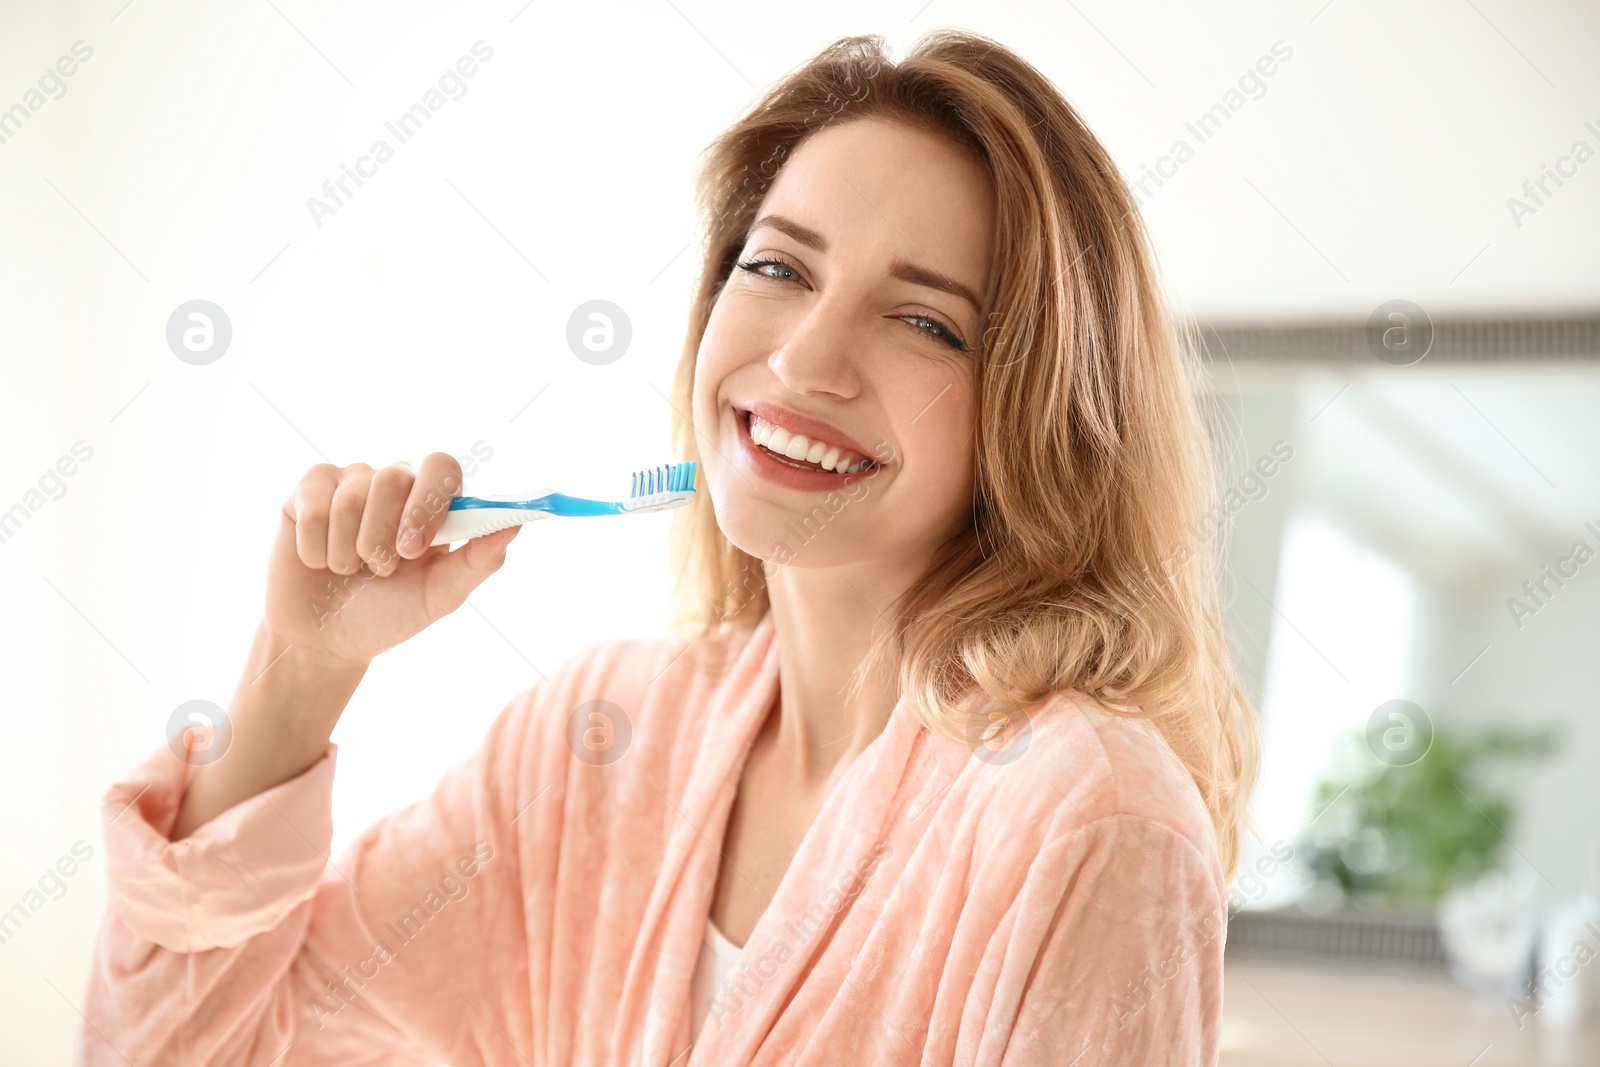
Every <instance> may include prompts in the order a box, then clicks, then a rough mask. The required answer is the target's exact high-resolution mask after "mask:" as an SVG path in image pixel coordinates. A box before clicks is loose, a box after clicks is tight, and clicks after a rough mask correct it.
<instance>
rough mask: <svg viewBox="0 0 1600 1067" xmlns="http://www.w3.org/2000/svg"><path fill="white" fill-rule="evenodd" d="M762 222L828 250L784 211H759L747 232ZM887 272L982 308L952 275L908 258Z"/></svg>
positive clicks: (810, 245)
mask: <svg viewBox="0 0 1600 1067" xmlns="http://www.w3.org/2000/svg"><path fill="white" fill-rule="evenodd" d="M763 226H770V227H772V228H773V229H774V230H777V231H778V232H779V233H781V234H784V235H786V236H788V237H792V238H793V239H794V240H796V241H799V242H800V243H801V244H803V245H805V246H806V247H807V248H813V249H816V250H817V251H818V252H826V251H827V250H828V241H827V238H825V237H823V236H822V234H820V233H818V232H817V231H816V230H813V229H812V228H811V227H809V226H806V225H803V224H802V223H798V222H796V221H795V220H794V219H791V218H788V217H786V216H784V215H763V216H761V217H760V218H759V219H757V220H756V221H755V225H753V226H751V227H750V232H751V233H754V232H755V231H757V230H759V229H760V228H761V227H763ZM923 258H927V257H923ZM889 275H890V276H891V277H894V278H898V279H900V280H901V281H903V282H910V283H911V284H912V285H920V286H923V287H924V288H927V289H937V290H938V291H940V292H943V293H950V294H951V295H952V296H959V297H960V298H961V299H963V300H965V301H966V302H967V303H969V304H971V305H972V310H974V311H978V312H981V311H982V310H983V305H982V303H980V302H979V300H978V298H977V296H976V295H975V294H974V293H973V291H972V290H971V289H970V288H968V287H967V286H965V285H962V284H961V283H960V282H958V281H956V280H955V279H954V278H951V277H949V276H947V275H944V274H940V273H939V272H938V271H936V270H929V269H927V268H925V267H919V266H917V265H916V264H915V263H912V262H910V261H908V260H904V259H896V260H894V261H893V262H891V263H890V264H889Z"/></svg>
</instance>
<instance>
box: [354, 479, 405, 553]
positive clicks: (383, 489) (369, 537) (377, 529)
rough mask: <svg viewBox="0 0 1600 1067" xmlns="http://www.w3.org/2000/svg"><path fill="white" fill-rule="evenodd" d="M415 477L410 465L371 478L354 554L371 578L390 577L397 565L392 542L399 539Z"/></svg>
mask: <svg viewBox="0 0 1600 1067" xmlns="http://www.w3.org/2000/svg"><path fill="white" fill-rule="evenodd" d="M416 480H417V474H416V472H415V471H414V470H412V469H411V464H409V463H404V462H401V463H391V464H389V465H388V466H387V467H384V468H383V469H382V470H379V471H378V472H376V473H375V474H373V476H372V483H371V485H369V486H368V488H367V506H366V510H364V511H363V512H362V513H361V531H360V533H358V534H357V535H356V552H357V554H358V555H360V557H361V558H362V559H363V560H365V561H366V564H367V566H368V567H369V568H370V569H371V570H372V573H373V574H376V575H379V576H383V575H388V574H391V573H393V571H394V569H395V568H396V567H398V566H399V565H400V557H399V555H398V554H396V552H395V542H396V541H397V540H398V539H399V537H400V513H401V511H402V510H404V508H405V506H406V498H407V497H409V496H410V495H411V486H412V483H413V482H415V481H416Z"/></svg>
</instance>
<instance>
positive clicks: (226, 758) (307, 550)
mask: <svg viewBox="0 0 1600 1067" xmlns="http://www.w3.org/2000/svg"><path fill="white" fill-rule="evenodd" d="M460 489H461V467H460V465H459V464H457V463H456V461H455V460H454V459H452V458H451V457H450V456H447V455H445V454H444V453H442V452H434V453H432V454H430V455H429V456H428V457H427V458H426V459H424V460H423V461H422V471H421V472H420V473H413V472H412V470H411V468H410V466H409V465H407V464H404V463H395V464H391V465H390V466H387V467H385V468H383V469H382V470H380V471H374V470H373V469H372V468H371V467H369V466H367V465H366V464H365V463H355V464H351V465H350V466H348V467H335V466H332V465H331V464H322V465H320V466H316V467H312V468H311V469H310V470H309V471H307V472H306V473H305V476H304V477H303V478H301V479H300V484H299V485H297V486H295V490H294V495H293V496H291V497H290V498H289V499H288V501H286V502H285V503H284V505H283V510H282V512H281V514H280V515H279V519H278V539H277V542H276V543H275V544H274V545H273V546H272V558H271V560H270V562H269V563H268V565H267V606H266V612H265V614H264V615H263V617H262V620H261V623H260V625H259V626H257V627H256V635H255V638H254V640H253V642H252V643H251V646H250V652H249V655H248V656H247V657H246V659H245V667H244V672H243V674H242V675H241V676H240V678H239V685H238V688H237V689H236V690H235V692H234V696H233V702H232V703H231V704H230V705H229V706H228V711H227V716H228V720H229V723H230V725H231V728H232V736H233V742H232V745H231V747H230V748H228V749H227V750H226V751H225V752H224V753H222V756H221V758H218V759H216V760H215V762H205V763H199V764H196V765H195V766H192V767H190V769H189V775H188V786H187V788H186V789H185V790H184V794H183V800H182V803H181V804H180V806H179V810H178V814H177V817H176V819H175V820H174V822H173V825H172V828H171V831H170V839H171V840H173V841H179V840H182V839H183V838H185V837H187V836H188V835H189V834H191V833H193V832H194V830H195V829H196V828H197V827H200V826H203V825H205V824H206V823H207V822H209V821H210V820H211V819H213V818H215V817H216V816H217V815H218V814H220V813H221V812H223V811H226V810H227V809H228V808H230V807H232V806H233V805H235V804H237V803H239V802H240V801H242V800H245V799H247V798H249V797H252V796H255V795H256V794H258V793H261V792H263V791H264V790H267V789H270V788H272V787H273V786H275V785H278V784H280V783H282V782H286V781H288V780H289V779H291V778H293V777H295V776H297V775H299V774H301V773H302V772H304V771H305V770H306V768H307V767H310V766H311V765H312V764H313V763H315V762H316V761H317V760H318V759H319V758H321V756H322V754H323V752H324V751H326V749H327V746H328V740H329V738H330V736H331V735H332V733H333V728H334V726H335V725H336V724H337V723H338V721H339V717H340V716H341V715H342V714H343V713H344V709H345V706H346V705H347V704H348V703H349V701H350V698H351V696H352V695H354V693H355V690H356V686H358V685H359V684H360V683H361V679H362V677H363V676H364V675H365V674H366V672H367V665H368V664H369V663H371V662H372V660H373V658H374V657H376V656H377V655H378V653H380V652H383V651H385V650H386V649H390V648H393V647H394V646H395V645H398V644H399V643H400V642H402V641H404V640H405V639H406V638H408V637H410V636H412V635H413V634H415V633H417V632H418V631H420V630H422V629H423V628H424V627H426V626H427V625H428V624H429V623H431V622H434V621H435V620H437V619H440V618H442V617H444V616H445V615H448V614H450V613H451V612H452V611H454V610H456V608H458V607H460V606H461V604H462V602H463V601H464V600H466V598H467V594H469V593H471V592H472V591H473V590H474V589H476V588H477V587H478V585H479V584H480V583H481V582H482V581H483V580H484V579H485V578H487V577H489V575H491V574H493V573H494V572H495V571H497V570H499V569H500V565H501V564H502V563H504V562H505V549H506V545H507V544H509V543H510V542H511V540H512V538H514V537H516V536H517V531H518V530H520V529H521V527H520V526H513V527H511V528H509V529H507V530H500V531H497V532H495V533H492V534H485V535H484V536H483V537H477V538H474V539H472V540H471V541H468V542H467V543H466V544H465V545H463V546H462V547H461V548H458V549H457V550H455V551H454V552H452V551H450V549H449V547H448V546H446V545H439V546H438V547H429V542H431V541H432V540H433V535H434V534H435V533H437V532H438V529H439V526H440V524H441V523H443V522H444V516H445V512H446V511H448V510H449V508H450V498H451V497H452V496H454V495H455V494H457V493H458V492H460ZM413 528H415V529H416V530H418V531H419V532H418V536H417V537H416V538H415V539H407V538H406V537H405V536H404V535H405V532H406V531H408V530H410V529H413Z"/></svg>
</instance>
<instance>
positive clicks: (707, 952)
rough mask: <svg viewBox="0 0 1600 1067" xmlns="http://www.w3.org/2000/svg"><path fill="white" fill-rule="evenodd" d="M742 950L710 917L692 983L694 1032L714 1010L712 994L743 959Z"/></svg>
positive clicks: (691, 999) (691, 1001)
mask: <svg viewBox="0 0 1600 1067" xmlns="http://www.w3.org/2000/svg"><path fill="white" fill-rule="evenodd" d="M742 951H744V950H743V949H741V948H740V947H739V946H738V945H735V944H734V943H733V942H731V941H729V940H728V939H727V938H725V937H723V936H722V931H721V930H718V929H717V924H716V923H714V922H712V921H711V920H710V919H709V918H707V919H706V934H705V937H703V938H701V940H700V959H699V960H698V961H697V962H696V963H695V968H694V979H693V981H692V982H691V983H690V990H691V992H690V995H689V1002H690V1004H691V1006H692V1007H691V1010H692V1011H693V1013H694V1015H693V1018H694V1031H693V1032H694V1033H695V1034H696V1035H698V1034H699V1033H700V1026H701V1024H702V1023H704V1022H705V1019H706V1016H707V1015H708V1014H710V1012H711V998H712V996H713V995H714V993H715V991H716V990H718V989H721V988H722V983H723V981H724V980H725V979H726V978H727V977H728V972H730V971H732V970H733V965H734V964H735V963H738V962H739V953H740V952H742Z"/></svg>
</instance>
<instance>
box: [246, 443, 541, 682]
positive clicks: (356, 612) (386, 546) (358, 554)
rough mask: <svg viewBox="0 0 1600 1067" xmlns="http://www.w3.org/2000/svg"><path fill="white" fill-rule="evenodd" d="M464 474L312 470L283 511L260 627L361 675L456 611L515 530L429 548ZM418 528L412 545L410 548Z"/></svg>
mask: <svg viewBox="0 0 1600 1067" xmlns="http://www.w3.org/2000/svg"><path fill="white" fill-rule="evenodd" d="M461 485H462V482H461V466H460V464H458V463H457V462H456V461H455V459H454V458H453V457H451V456H449V455H446V454H445V453H443V452H433V453H430V454H429V455H428V456H427V457H426V458H425V459H423V461H422V469H421V470H420V471H415V472H414V471H413V470H412V468H411V466H410V464H407V463H392V464H390V465H389V466H387V467H384V468H382V469H381V470H376V471H375V470H373V469H372V468H371V467H369V466H368V465H367V464H365V463H353V464H351V465H350V466H348V467H335V466H333V465H332V464H328V463H322V464H318V465H317V466H315V467H312V468H311V469H310V470H308V471H307V472H306V473H305V475H304V476H303V477H302V478H301V479H300V483H299V484H298V485H296V486H295V490H294V493H293V495H292V496H290V498H289V499H288V500H287V501H285V502H284V505H283V511H282V515H281V516H280V520H279V523H278V538H277V543H276V544H275V545H274V546H273V549H272V558H271V561H270V563H269V564H268V567H267V604H266V616H265V619H264V622H265V624H266V627H267V630H268V631H269V632H270V633H272V634H273V635H274V636H275V637H277V638H278V639H279V640H280V641H281V642H282V643H284V644H290V645H293V646H294V647H296V648H298V649H300V650H302V652H303V653H305V654H307V655H315V656H318V657H321V658H322V659H325V660H326V661H327V662H328V663H329V664H330V665H335V666H364V665H365V664H367V663H370V662H371V661H372V660H373V659H374V658H375V657H376V656H377V655H378V654H379V653H380V652H384V651H386V650H387V649H390V648H393V647H394V646H395V645H398V644H400V643H401V642H402V641H404V640H406V639H407V638H409V637H411V636H412V635H414V634H416V633H418V632H419V631H421V630H423V629H424V628H426V627H427V626H428V625H429V624H430V623H433V622H435V621H437V620H438V619H441V618H443V617H444V616H446V615H448V614H450V613H451V612H452V611H455V610H456V609H457V608H459V607H460V606H461V604H462V602H463V601H465V600H466V598H467V596H468V594H470V593H471V592H472V591H473V590H474V589H476V588H477V587H478V585H479V584H480V583H481V582H482V581H483V580H484V579H485V578H487V577H489V575H491V574H493V573H494V572H495V571H497V570H499V569H500V565H501V564H502V563H504V562H505V549H506V545H508V544H509V543H510V542H511V540H512V539H513V538H515V537H516V536H517V531H518V530H520V529H521V528H522V527H520V526H513V527H511V528H510V529H508V530H502V531H498V532H496V533H492V534H486V535H484V536H482V537H478V538H474V539H473V540H471V541H468V542H467V543H466V544H464V545H462V546H461V547H460V548H458V549H456V550H455V551H454V552H452V551H450V549H449V547H448V546H446V545H438V546H435V547H430V542H431V541H432V540H433V537H434V534H436V533H437V532H438V530H439V527H440V525H441V524H442V523H443V522H444V518H445V514H446V512H447V511H448V510H449V507H450V499H451V497H453V496H456V495H459V494H460V493H461ZM412 531H415V533H416V536H415V537H414V538H413V539H408V536H407V535H408V534H410V533H411V532H412Z"/></svg>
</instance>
